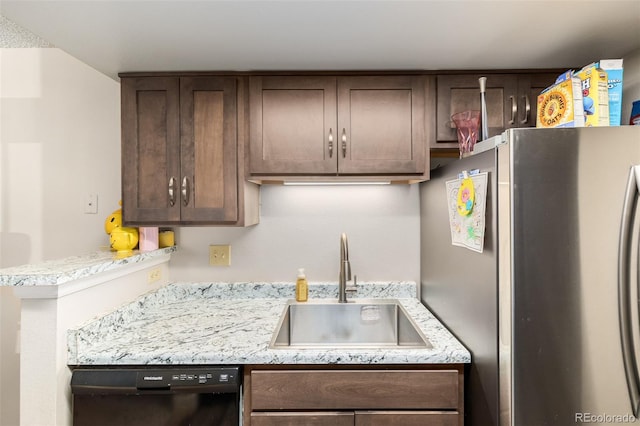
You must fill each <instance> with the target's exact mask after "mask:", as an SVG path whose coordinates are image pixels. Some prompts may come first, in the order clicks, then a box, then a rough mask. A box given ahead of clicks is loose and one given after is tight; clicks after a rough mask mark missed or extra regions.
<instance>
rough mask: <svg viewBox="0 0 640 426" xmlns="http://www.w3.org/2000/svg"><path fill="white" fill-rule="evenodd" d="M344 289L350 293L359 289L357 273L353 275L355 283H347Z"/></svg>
mask: <svg viewBox="0 0 640 426" xmlns="http://www.w3.org/2000/svg"><path fill="white" fill-rule="evenodd" d="M344 290H345V291H347V292H349V293H355V292H356V291H358V276H357V275H354V276H353V284H352V285H349V284H347V286H346V288H345V289H344Z"/></svg>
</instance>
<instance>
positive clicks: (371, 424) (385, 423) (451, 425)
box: [355, 411, 462, 426]
mask: <svg viewBox="0 0 640 426" xmlns="http://www.w3.org/2000/svg"><path fill="white" fill-rule="evenodd" d="M460 424H462V421H461V419H460V416H459V415H458V413H457V412H454V411H432V412H426V411H356V422H355V426H459V425H460Z"/></svg>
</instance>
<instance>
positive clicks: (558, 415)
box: [498, 127, 640, 426]
mask: <svg viewBox="0 0 640 426" xmlns="http://www.w3.org/2000/svg"><path fill="white" fill-rule="evenodd" d="M507 137H508V139H509V143H508V144H507V145H505V146H501V147H499V148H498V158H499V161H498V169H499V170H498V174H499V175H500V167H501V166H502V163H501V161H500V158H501V157H505V156H508V162H507V163H508V165H509V166H508V167H510V170H509V173H508V175H509V181H508V182H503V181H500V182H499V184H498V185H499V186H500V185H504V186H506V187H508V188H509V189H508V190H509V197H508V199H506V197H505V198H500V197H499V200H498V204H499V206H498V212H499V214H501V212H502V211H503V210H502V207H503V206H501V203H502V202H503V201H505V202H508V203H509V205H508V206H504V208H505V209H508V210H507V211H511V215H510V224H509V227H510V229H508V230H504V229H502V228H499V231H498V233H499V235H502V236H504V234H503V233H504V232H508V234H509V235H510V237H509V238H510V244H508V245H502V244H499V251H500V252H501V253H500V254H499V258H500V259H501V261H502V257H503V256H504V257H509V258H510V259H511V260H510V271H508V273H509V276H508V277H504V276H502V273H501V272H499V275H500V276H499V280H500V281H501V282H503V280H507V281H508V284H505V285H501V286H500V291H501V292H500V294H499V299H500V303H501V304H502V303H503V301H504V302H505V303H509V305H510V306H511V313H510V320H511V325H512V329H511V332H510V333H509V337H510V338H511V342H510V345H511V350H510V351H508V352H509V354H510V359H507V361H508V362H507V363H505V364H504V365H503V364H502V361H503V360H502V359H501V368H503V370H502V371H501V374H503V373H506V372H505V371H504V368H508V369H509V372H508V373H509V374H510V375H511V377H510V386H507V387H501V392H507V393H508V394H504V395H501V401H505V400H509V401H511V404H512V405H511V407H508V408H509V409H510V411H511V412H510V413H505V418H510V420H511V422H512V423H511V424H513V425H517V426H538V425H543V424H544V425H568V424H576V423H578V424H580V423H589V424H594V425H597V424H602V425H605V424H608V425H610V424H627V423H629V420H628V419H629V416H633V409H632V406H631V403H630V399H629V393H628V388H627V378H626V374H625V367H624V362H623V355H622V350H621V339H620V322H619V310H618V248H619V235H620V222H621V218H622V208H623V205H624V196H625V189H626V186H627V178H628V176H629V170H630V167H631V166H632V165H633V164H634V163H635V164H638V163H640V144H639V143H638V141H639V140H640V129H633V128H630V127H618V128H584V129H549V130H541V129H518V130H513V131H509V132H508V133H507ZM638 226H640V221H638V220H635V221H634V224H633V227H635V228H636V230H634V231H633V232H635V234H636V235H637V233H638V231H637V228H638ZM502 236H500V237H499V240H500V241H502V240H503V238H502ZM635 241H636V242H635V243H634V244H635V246H636V247H635V248H634V253H635V256H636V259H637V239H636V240H635ZM503 249H508V250H509V253H502V251H503ZM635 269H636V272H635V273H634V274H632V275H633V276H634V278H633V279H634V280H635V281H634V285H635V287H636V288H637V263H636V266H635ZM500 271H502V269H500ZM503 291H508V292H510V293H507V294H504V293H503ZM636 321H637V318H636ZM502 332H504V330H502ZM501 353H502V351H501ZM503 377H504V376H503ZM503 408H505V407H503V406H501V412H502V410H503ZM503 424H508V423H503Z"/></svg>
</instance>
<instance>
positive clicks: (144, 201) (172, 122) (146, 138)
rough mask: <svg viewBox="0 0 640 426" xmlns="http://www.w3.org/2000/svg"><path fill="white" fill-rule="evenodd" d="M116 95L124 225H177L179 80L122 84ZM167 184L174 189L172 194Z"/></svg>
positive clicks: (130, 80) (155, 79) (127, 80)
mask: <svg viewBox="0 0 640 426" xmlns="http://www.w3.org/2000/svg"><path fill="white" fill-rule="evenodd" d="M121 95H122V98H121V108H122V205H123V208H122V213H123V222H124V223H125V224H131V225H137V224H145V223H172V222H177V221H179V219H180V203H179V202H178V183H177V180H176V179H177V178H179V176H180V116H179V114H180V112H179V80H178V78H172V77H166V78H165V77H151V78H123V79H122V82H121ZM172 177H174V181H171V178H172ZM170 183H175V185H174V189H171V188H170ZM171 190H173V191H174V193H173V197H175V202H172V196H171V194H170V191H171Z"/></svg>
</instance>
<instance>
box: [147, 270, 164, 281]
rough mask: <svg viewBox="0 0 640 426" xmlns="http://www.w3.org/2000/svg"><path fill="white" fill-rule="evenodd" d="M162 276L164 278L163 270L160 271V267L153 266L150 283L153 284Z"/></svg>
mask: <svg viewBox="0 0 640 426" xmlns="http://www.w3.org/2000/svg"><path fill="white" fill-rule="evenodd" d="M160 278H162V272H161V271H160V268H153V269H152V270H150V271H149V277H148V279H147V281H148V282H149V284H151V283H154V282H156V281H158V280H160Z"/></svg>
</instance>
